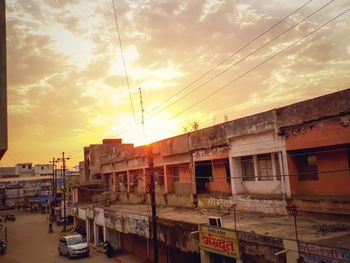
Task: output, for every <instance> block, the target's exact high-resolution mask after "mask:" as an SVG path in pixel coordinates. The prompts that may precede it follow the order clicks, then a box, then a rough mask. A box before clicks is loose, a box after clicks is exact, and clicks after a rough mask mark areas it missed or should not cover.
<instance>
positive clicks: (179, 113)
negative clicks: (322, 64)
mask: <svg viewBox="0 0 350 263" xmlns="http://www.w3.org/2000/svg"><path fill="white" fill-rule="evenodd" d="M333 1H334V0H333ZM333 1H330V2H328V3H327V4H326V5H328V4H330V3H331V2H333ZM326 5H324V6H323V7H321V8H324V7H325V6H326ZM318 10H320V8H319V9H318ZM316 11H317V10H316ZM316 11H315V12H316ZM348 11H349V9H347V10H346V11H344V12H342V13H340V14H339V15H337V16H336V17H334V18H333V19H331V20H329V21H328V22H326V23H324V24H322V25H321V26H319V27H318V28H316V29H315V30H313V31H312V32H310V33H308V34H307V35H305V36H304V37H302V38H301V39H299V40H297V41H295V42H293V43H292V44H291V45H289V46H287V47H286V48H284V49H282V50H281V51H280V52H278V53H276V54H274V55H273V56H271V57H269V58H268V59H267V60H265V61H263V62H261V63H259V64H258V65H256V66H255V67H253V68H251V69H250V70H248V71H247V72H245V73H243V74H242V75H240V76H239V77H238V78H236V79H234V80H232V81H230V82H229V83H227V84H225V85H224V86H222V87H220V88H219V89H217V90H215V91H214V92H212V93H210V94H209V95H208V96H206V97H204V98H202V99H201V100H199V101H197V102H196V103H194V104H192V105H191V106H190V107H187V108H186V109H184V110H182V111H181V112H178V113H177V114H176V115H174V116H172V117H171V119H174V118H175V117H177V116H179V115H181V114H182V113H184V112H185V111H187V110H189V109H191V108H193V107H194V106H196V105H198V104H199V103H201V102H202V101H204V100H206V99H208V98H209V97H211V96H213V95H214V94H216V93H217V92H219V91H220V90H222V89H224V88H226V87H227V86H229V85H231V84H232V83H234V82H236V81H238V80H239V79H241V78H242V77H244V76H245V75H247V74H249V73H250V72H252V71H254V70H255V69H257V68H259V67H261V66H262V65H264V64H265V63H267V62H268V61H270V60H271V59H273V58H274V57H276V56H278V55H279V54H281V53H283V52H284V51H285V50H287V49H289V48H290V47H292V46H294V45H296V44H297V43H299V42H301V41H302V40H304V39H305V38H307V37H309V36H310V35H312V34H314V33H315V32H317V31H319V30H320V29H321V28H323V27H325V26H326V25H328V24H329V23H331V22H333V21H334V20H335V19H337V18H339V17H340V16H342V15H344V14H345V13H346V12H348ZM311 15H312V14H311ZM126 131H127V130H126Z"/></svg>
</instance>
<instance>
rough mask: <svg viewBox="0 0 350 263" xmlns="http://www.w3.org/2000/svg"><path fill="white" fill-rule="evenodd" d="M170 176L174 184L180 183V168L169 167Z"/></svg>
mask: <svg viewBox="0 0 350 263" xmlns="http://www.w3.org/2000/svg"><path fill="white" fill-rule="evenodd" d="M169 174H170V175H171V177H172V178H173V181H174V182H179V181H180V173H179V167H178V166H170V167H169Z"/></svg>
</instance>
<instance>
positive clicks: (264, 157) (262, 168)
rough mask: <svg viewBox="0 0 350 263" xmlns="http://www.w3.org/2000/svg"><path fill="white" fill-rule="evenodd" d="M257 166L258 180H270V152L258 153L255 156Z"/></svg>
mask: <svg viewBox="0 0 350 263" xmlns="http://www.w3.org/2000/svg"><path fill="white" fill-rule="evenodd" d="M257 166H258V167H257V168H258V179H259V181H272V180H273V170H272V161H271V154H270V153H267V154H258V156H257Z"/></svg>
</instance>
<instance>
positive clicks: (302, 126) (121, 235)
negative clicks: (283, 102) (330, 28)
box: [73, 89, 350, 262]
mask: <svg viewBox="0 0 350 263" xmlns="http://www.w3.org/2000/svg"><path fill="white" fill-rule="evenodd" d="M349 112H350V89H347V90H344V91H340V92H336V93H333V94H330V95H325V96H322V97H318V98H315V99H312V100H308V101H303V102H300V103H296V104H293V105H289V106H285V107H281V108H278V109H273V110H270V111H266V112H262V113H258V114H255V115H252V116H248V117H244V118H240V119H236V120H232V121H228V122H225V123H222V124H219V125H215V126H213V127H208V128H205V129H201V130H197V131H194V132H190V133H187V134H182V135H179V136H176V137H172V138H168V139H165V140H162V141H158V142H155V143H153V144H152V153H153V165H154V168H153V169H152V171H151V172H153V173H154V176H155V182H156V183H155V193H156V203H157V205H158V207H159V209H160V210H161V212H160V215H159V220H160V222H161V223H159V226H158V227H159V231H158V232H159V233H160V234H159V237H158V239H159V240H160V242H161V245H160V247H161V251H160V255H163V256H164V257H163V256H161V258H162V261H161V262H178V261H169V257H170V258H172V257H173V256H169V255H173V254H172V253H175V254H176V255H179V256H180V258H181V259H182V261H185V262H188V261H194V262H196V261H198V260H199V257H200V258H201V259H200V260H201V262H211V260H214V259H213V257H214V258H215V257H216V256H215V254H216V253H214V256H213V255H212V254H213V253H211V252H210V251H213V250H211V249H214V248H210V249H208V248H206V245H208V244H209V243H208V242H209V241H208V240H211V238H213V236H209V237H208V236H207V237H206V239H205V240H204V241H203V242H204V243H205V242H207V243H206V244H204V243H203V242H202V243H201V241H200V240H199V239H198V238H199V237H198V230H197V229H198V225H202V224H204V223H208V216H211V215H219V217H222V218H225V217H224V215H228V220H229V222H226V221H224V223H223V224H224V226H225V227H229V228H228V229H229V230H227V231H226V232H225V231H224V230H222V231H221V230H220V229H219V230H217V232H218V234H217V235H216V237H215V238H216V239H218V240H219V239H220V238H224V236H222V235H226V234H227V235H228V236H230V238H226V239H227V240H228V241H227V240H226V239H225V238H224V239H225V240H226V241H227V242H228V243H227V246H228V247H229V248H233V245H231V244H233V243H235V242H236V243H240V244H244V246H243V247H242V246H241V250H240V251H234V249H233V250H232V251H233V252H232V257H231V258H233V257H236V259H237V260H243V261H244V262H253V261H251V260H253V258H254V257H255V258H259V261H257V262H295V261H293V260H295V258H297V257H299V256H300V255H301V254H302V253H301V248H300V247H302V246H299V245H298V244H296V243H295V242H296V241H295V240H293V236H292V237H291V234H292V235H293V232H291V233H290V232H289V233H284V232H283V231H284V230H283V227H282V228H280V229H279V230H278V231H281V233H280V234H278V231H276V229H274V228H276V226H273V224H269V226H270V227H271V231H272V232H274V233H275V236H268V237H267V236H264V235H261V236H259V235H255V234H254V235H252V234H249V232H250V231H258V229H259V226H258V225H257V226H255V227H252V225H250V228H249V224H248V227H247V228H245V229H240V230H242V231H238V232H237V231H235V232H237V233H238V234H237V233H236V234H232V233H231V232H232V229H236V216H235V215H236V213H241V214H242V213H255V212H260V213H261V212H263V213H265V214H272V215H274V216H278V215H279V216H287V218H289V219H288V220H290V219H291V218H290V217H289V216H288V212H289V211H290V210H289V208H290V206H291V205H295V206H296V207H297V209H298V210H300V211H301V210H303V211H304V212H310V213H314V212H318V213H320V212H321V213H322V212H324V213H325V212H326V213H335V214H339V213H341V214H342V215H345V214H350V192H349V190H348V189H350V173H349V167H350V164H349V163H350V157H349V148H350V147H349V146H350V125H349V123H350V119H349ZM147 151H148V148H147V146H140V147H134V146H133V145H132V144H123V143H122V142H121V140H119V141H118V140H115V141H114V143H110V144H106V142H105V141H104V142H103V143H102V144H100V145H93V146H92V145H91V146H90V147H88V148H85V149H84V157H85V158H84V170H85V175H81V177H82V178H83V179H84V180H82V182H81V184H80V185H78V186H76V187H75V188H74V189H73V202H74V203H75V204H76V207H75V208H74V209H75V215H76V217H78V218H80V220H82V221H81V223H82V224H83V225H84V226H85V228H86V231H87V235H88V239H89V240H90V241H92V242H94V243H95V245H98V244H99V243H100V242H101V241H103V240H106V239H110V240H113V243H114V245H115V247H118V248H121V249H123V250H126V251H128V252H130V253H134V254H137V255H138V256H139V257H140V258H142V259H147V258H151V259H152V255H150V254H148V252H149V251H152V249H150V250H148V252H147V251H145V250H144V249H141V248H144V247H148V248H150V246H151V245H150V244H149V239H150V233H151V232H150V226H151V217H150V208H149V205H150V194H149V193H150V187H149V184H150V174H149V172H150V170H149V168H148V167H149V163H148V161H149V159H148V152H147ZM96 180H97V181H96ZM89 187H90V188H91V189H92V190H91V189H90V190H89ZM97 190H99V192H98V193H97V192H96V191H97ZM102 191H103V192H104V193H103V194H102V195H101V192H102ZM89 195H96V198H90V199H89V198H86V197H88V196H89ZM82 196H85V197H84V198H81V197H82ZM88 201H90V202H92V203H93V205H91V204H90V205H87V204H84V205H83V206H81V205H80V204H81V203H84V202H85V203H86V202H88ZM79 209H83V210H84V211H85V212H83V211H80V210H79ZM168 209H170V210H171V211H170V210H168ZM79 211H80V212H79ZM167 211H170V212H167ZM84 213H85V214H86V216H82V215H81V214H84ZM267 216H268V215H267ZM259 217H261V215H260V216H258V215H257V216H256V217H255V218H254V219H255V220H256V219H257V218H259ZM225 220H226V219H225ZM271 220H272V221H273V219H271ZM233 221H234V222H235V223H234V226H233V223H232V222H233ZM185 223H186V224H187V225H186V227H185V226H184V225H185ZM182 224H184V225H182ZM277 225H278V224H277ZM282 225H283V223H282ZM136 226H137V227H136ZM243 226H244V225H240V228H243ZM129 228H130V229H129ZM179 228H180V229H182V230H179ZM135 229H137V230H135ZM200 229H206V228H205V227H202V228H200ZM230 229H231V230H230ZM205 231H207V232H205ZM208 231H209V232H210V233H211V234H213V233H214V232H215V231H216V230H215V229H209V230H203V231H202V230H199V233H200V235H202V236H203V235H205V233H208ZM282 232H283V233H282ZM264 233H265V232H263V233H260V234H264ZM182 235H183V236H182ZM175 236H178V237H180V236H181V238H180V239H181V240H182V241H181V242H177V241H176V240H172V237H175ZM171 240H172V241H171ZM314 240H315V239H312V238H310V236H305V239H304V241H305V242H311V243H310V244H312V242H313V241H314ZM162 242H163V243H162ZM132 244H133V245H134V246H133V245H132ZM147 244H148V245H147ZM225 244H226V243H225ZM305 244H306V243H305ZM305 246H308V245H305ZM135 247H139V248H140V249H136V250H135ZM199 247H201V249H199ZM163 248H164V250H163ZM206 249H207V250H206ZM218 249H219V248H218ZM320 249H321V248H320ZM214 250H215V249H214ZM284 250H285V251H284ZM174 251H175V252H174ZM203 251H204V252H203ZM280 251H282V252H281V254H278V252H280ZM283 251H284V252H283ZM199 252H200V253H199ZM224 252H225V251H224ZM226 252H227V251H226ZM226 252H225V253H226ZM304 252H305V251H304ZM304 252H303V253H304ZM138 253H139V254H138ZM149 253H150V252H149ZM162 253H163V254H162ZM220 253H221V252H220V251H219V252H218V257H221V256H223V254H222V253H221V254H220ZM235 253H236V254H237V253H238V254H239V255H240V257H237V256H234V255H235ZM276 253H277V255H276ZM310 253H311V254H310ZM230 255H231V254H230ZM307 255H311V256H307ZM303 256H305V257H306V258H307V257H309V258H312V257H314V256H319V255H314V254H312V252H310V251H306V252H305V253H304V255H303ZM166 257H168V259H167V258H166ZM227 260H228V259H227ZM228 262H231V261H228ZM232 262H234V261H232ZM306 262H312V261H306ZM330 262H331V261H330Z"/></svg>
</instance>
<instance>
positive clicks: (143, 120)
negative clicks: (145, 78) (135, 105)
mask: <svg viewBox="0 0 350 263" xmlns="http://www.w3.org/2000/svg"><path fill="white" fill-rule="evenodd" d="M139 93H140V104H141V124H142V128H143V133H145V119H144V116H143V115H144V112H145V109H144V108H143V101H142V90H141V87H139Z"/></svg>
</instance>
